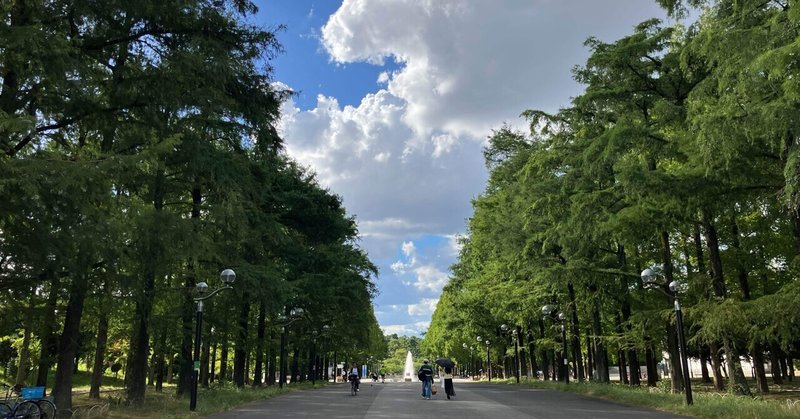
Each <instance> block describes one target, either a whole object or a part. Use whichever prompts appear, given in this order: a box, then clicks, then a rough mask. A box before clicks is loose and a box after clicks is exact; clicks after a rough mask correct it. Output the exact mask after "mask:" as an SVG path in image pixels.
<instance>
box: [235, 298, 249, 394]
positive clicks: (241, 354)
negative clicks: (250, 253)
mask: <svg viewBox="0 0 800 419" xmlns="http://www.w3.org/2000/svg"><path fill="white" fill-rule="evenodd" d="M240 305H241V307H240V308H241V310H240V311H239V322H238V325H239V327H238V328H237V334H236V336H237V339H236V347H235V349H234V351H233V382H234V384H236V387H240V388H241V387H244V376H245V361H246V359H247V325H248V320H249V319H250V296H249V295H248V293H247V292H245V293H243V294H242V299H241V300H240Z"/></svg>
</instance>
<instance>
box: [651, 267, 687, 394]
mask: <svg viewBox="0 0 800 419" xmlns="http://www.w3.org/2000/svg"><path fill="white" fill-rule="evenodd" d="M641 277H642V282H644V286H645V287H647V288H655V289H658V290H660V291H662V292H664V290H663V289H661V287H660V286H659V284H658V274H657V273H656V272H655V271H653V270H652V269H650V268H647V269H645V270H643V271H642V274H641ZM669 291H670V292H669V293H666V292H665V294H667V295H668V296H669V297H670V298H672V300H673V301H674V302H675V320H676V321H677V326H678V333H677V335H678V354H679V356H680V357H681V368H682V369H683V371H681V372H682V374H683V387H684V388H685V389H686V404H687V405H692V404H694V400H693V399H692V380H691V378H690V377H689V361H688V358H687V355H686V336H684V334H683V313H682V312H681V304H680V302H679V301H678V281H672V282H670V283H669Z"/></svg>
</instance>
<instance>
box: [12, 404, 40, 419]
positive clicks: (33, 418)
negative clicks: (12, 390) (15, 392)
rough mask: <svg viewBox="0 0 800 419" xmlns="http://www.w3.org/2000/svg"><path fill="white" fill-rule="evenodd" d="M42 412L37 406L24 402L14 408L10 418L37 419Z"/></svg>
mask: <svg viewBox="0 0 800 419" xmlns="http://www.w3.org/2000/svg"><path fill="white" fill-rule="evenodd" d="M41 414H42V411H41V410H40V409H39V405H38V404H36V402H34V401H31V400H25V401H24V402H22V403H20V404H18V405H17V407H15V408H14V413H13V414H12V416H11V417H13V418H14V419H39V418H40V417H41Z"/></svg>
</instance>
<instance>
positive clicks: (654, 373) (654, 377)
mask: <svg viewBox="0 0 800 419" xmlns="http://www.w3.org/2000/svg"><path fill="white" fill-rule="evenodd" d="M644 358H645V365H646V366H647V386H648V387H655V386H656V384H657V383H658V380H659V377H658V365H657V361H656V355H655V352H654V351H653V348H652V347H651V346H650V345H648V346H647V348H646V349H645V353H644Z"/></svg>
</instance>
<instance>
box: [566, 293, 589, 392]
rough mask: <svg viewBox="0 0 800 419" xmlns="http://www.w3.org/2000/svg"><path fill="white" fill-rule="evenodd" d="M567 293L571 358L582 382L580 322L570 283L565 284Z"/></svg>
mask: <svg viewBox="0 0 800 419" xmlns="http://www.w3.org/2000/svg"><path fill="white" fill-rule="evenodd" d="M567 293H568V297H569V301H570V304H571V305H572V307H573V309H572V310H570V311H571V314H572V318H571V319H570V320H571V322H570V323H571V325H572V328H571V329H572V341H571V343H570V344H571V345H572V358H573V359H574V360H575V369H576V370H577V372H578V381H580V382H583V381H584V380H585V379H586V377H585V376H584V372H583V370H584V369H583V355H582V352H581V332H580V330H581V329H580V322H579V319H578V305H577V301H576V298H575V287H574V285H573V284H572V282H571V281H570V282H567Z"/></svg>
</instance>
